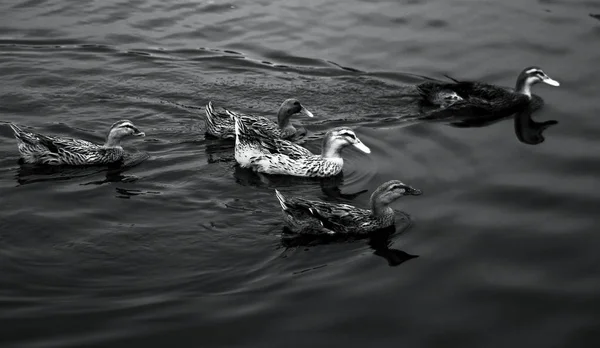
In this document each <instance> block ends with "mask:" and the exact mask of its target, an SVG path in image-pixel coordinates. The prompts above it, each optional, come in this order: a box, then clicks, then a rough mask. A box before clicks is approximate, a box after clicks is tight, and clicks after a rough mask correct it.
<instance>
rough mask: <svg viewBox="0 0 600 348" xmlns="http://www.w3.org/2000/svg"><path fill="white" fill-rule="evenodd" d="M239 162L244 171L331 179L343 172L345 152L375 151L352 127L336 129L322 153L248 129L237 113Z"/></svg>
mask: <svg viewBox="0 0 600 348" xmlns="http://www.w3.org/2000/svg"><path fill="white" fill-rule="evenodd" d="M230 115H231V116H232V117H233V118H234V120H235V133H236V140H235V159H236V161H237V162H238V163H239V164H240V165H241V166H242V167H244V168H252V169H254V170H255V171H257V172H260V173H266V174H280V175H293V176H301V177H329V176H335V175H337V174H339V173H340V172H341V171H342V167H343V166H344V160H343V159H342V155H341V152H342V150H343V149H344V148H345V147H347V146H350V145H353V146H354V147H356V148H357V149H359V150H361V151H362V152H364V153H370V152H371V150H370V149H369V148H368V147H367V146H366V145H365V144H363V143H362V142H361V141H360V139H358V137H357V136H356V134H355V133H354V131H352V130H351V129H350V128H348V127H339V128H334V129H332V130H330V131H328V132H327V134H326V135H325V138H324V139H323V145H322V148H321V154H320V155H315V154H313V153H312V152H310V151H309V150H308V149H306V148H304V147H302V146H300V145H298V144H294V143H292V142H291V141H288V140H283V139H275V138H272V137H269V136H266V135H264V134H263V133H261V132H259V131H257V130H256V129H255V128H253V127H248V125H247V124H246V123H244V122H243V121H242V120H241V118H240V117H238V116H237V115H236V114H234V113H230Z"/></svg>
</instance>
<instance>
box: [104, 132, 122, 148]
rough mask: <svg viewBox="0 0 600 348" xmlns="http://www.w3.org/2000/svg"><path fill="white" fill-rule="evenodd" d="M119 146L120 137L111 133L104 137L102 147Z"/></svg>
mask: <svg viewBox="0 0 600 348" xmlns="http://www.w3.org/2000/svg"><path fill="white" fill-rule="evenodd" d="M119 146H121V139H120V138H117V137H115V136H113V135H112V134H110V133H109V134H108V136H107V137H106V142H105V143H104V147H106V148H114V147H119Z"/></svg>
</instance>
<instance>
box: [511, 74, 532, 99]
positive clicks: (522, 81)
mask: <svg viewBox="0 0 600 348" xmlns="http://www.w3.org/2000/svg"><path fill="white" fill-rule="evenodd" d="M531 85H532V84H531V82H530V81H529V79H527V77H519V78H518V79H517V85H516V86H515V91H516V92H517V93H521V94H525V95H526V96H528V97H529V98H531Z"/></svg>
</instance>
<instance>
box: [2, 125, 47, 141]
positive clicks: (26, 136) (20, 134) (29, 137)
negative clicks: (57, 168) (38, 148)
mask: <svg viewBox="0 0 600 348" xmlns="http://www.w3.org/2000/svg"><path fill="white" fill-rule="evenodd" d="M8 125H9V126H10V128H11V129H12V131H13V133H14V134H15V138H17V140H18V141H21V142H23V143H27V144H36V143H38V141H39V140H38V139H36V136H35V135H34V134H32V133H28V132H25V131H24V130H22V129H21V127H19V126H17V125H16V124H14V123H12V122H10V123H8Z"/></svg>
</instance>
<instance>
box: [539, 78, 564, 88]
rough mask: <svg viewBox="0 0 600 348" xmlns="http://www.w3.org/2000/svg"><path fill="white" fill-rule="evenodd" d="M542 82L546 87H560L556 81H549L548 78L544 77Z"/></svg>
mask: <svg viewBox="0 0 600 348" xmlns="http://www.w3.org/2000/svg"><path fill="white" fill-rule="evenodd" d="M542 82H543V83H545V84H547V85H550V86H554V87H558V86H560V83H558V81H556V80H553V79H551V78H550V77H548V76H544V78H543V79H542Z"/></svg>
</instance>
